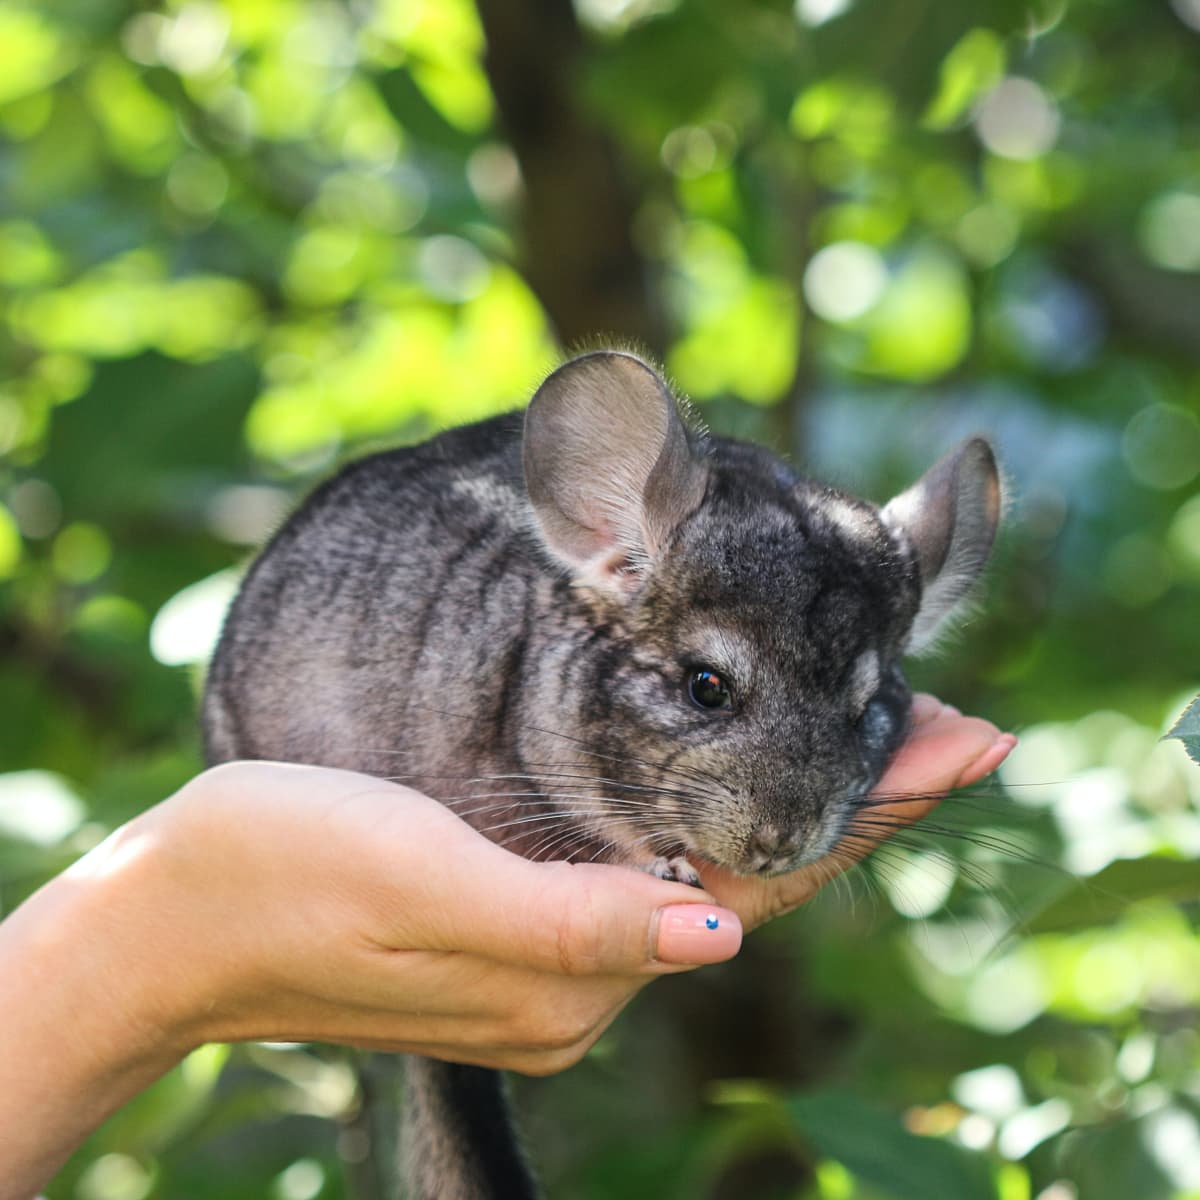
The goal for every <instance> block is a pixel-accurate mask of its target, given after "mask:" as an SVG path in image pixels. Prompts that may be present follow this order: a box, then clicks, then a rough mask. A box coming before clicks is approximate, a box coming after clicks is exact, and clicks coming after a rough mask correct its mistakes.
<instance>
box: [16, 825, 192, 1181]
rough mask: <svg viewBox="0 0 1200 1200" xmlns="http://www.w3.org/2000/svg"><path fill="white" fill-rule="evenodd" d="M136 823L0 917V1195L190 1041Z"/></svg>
mask: <svg viewBox="0 0 1200 1200" xmlns="http://www.w3.org/2000/svg"><path fill="white" fill-rule="evenodd" d="M135 824H136V823H135ZM130 832H131V827H127V828H126V830H123V831H121V833H120V834H118V835H117V836H116V837H114V838H113V839H111V840H110V841H109V842H107V843H105V844H104V846H102V847H98V848H97V850H96V851H95V852H93V854H92V855H88V856H87V857H86V858H85V859H83V860H81V861H80V862H79V863H77V864H76V866H75V867H73V868H72V869H71V870H70V871H68V872H66V873H65V874H63V875H61V876H59V877H58V878H56V879H54V880H53V881H51V882H50V883H49V884H47V885H46V886H45V887H44V888H42V889H41V890H40V891H39V892H37V893H36V894H35V895H33V896H31V897H30V898H29V900H27V901H26V902H25V904H23V905H22V906H21V907H20V908H18V909H17V910H16V911H15V912H14V913H12V914H11V915H10V916H9V917H8V918H6V919H5V921H4V922H3V924H2V925H0V978H3V980H4V986H2V987H0V1061H3V1062H4V1064H5V1083H6V1086H5V1088H4V1089H0V1161H3V1162H5V1164H6V1168H5V1175H6V1178H5V1180H4V1182H3V1183H0V1200H9V1198H10V1197H12V1198H16V1197H22V1198H24V1197H26V1196H28V1195H31V1194H32V1193H33V1192H34V1191H36V1189H37V1188H38V1187H40V1186H41V1185H43V1184H44V1183H45V1182H46V1181H47V1179H48V1178H49V1176H50V1175H51V1174H52V1173H53V1172H54V1171H55V1170H56V1169H57V1168H58V1167H59V1166H60V1165H61V1163H62V1162H63V1161H64V1160H65V1158H66V1157H67V1155H68V1154H69V1153H70V1152H71V1150H73V1149H74V1147H75V1146H76V1145H77V1144H78V1143H79V1142H80V1141H82V1140H83V1138H84V1137H86V1136H87V1134H88V1133H89V1132H90V1131H91V1130H92V1129H93V1128H95V1127H96V1126H97V1125H99V1124H100V1123H101V1122H102V1121H103V1120H105V1119H106V1118H107V1117H108V1116H109V1115H110V1114H111V1113H112V1112H114V1111H115V1110H116V1109H117V1108H119V1107H120V1106H121V1105H122V1104H123V1103H124V1102H125V1101H126V1100H128V1099H129V1098H130V1097H132V1096H133V1095H135V1094H136V1093H138V1092H139V1091H141V1090H142V1089H144V1088H145V1087H147V1086H148V1085H149V1084H150V1083H152V1082H153V1081H154V1080H155V1079H157V1078H158V1077H159V1076H160V1075H162V1074H164V1073H165V1072H166V1071H168V1070H169V1069H170V1068H171V1067H172V1066H174V1065H175V1063H177V1062H178V1061H179V1060H180V1059H181V1058H182V1057H183V1056H184V1055H185V1054H186V1053H187V1051H188V1050H189V1049H190V1048H191V1044H192V1043H191V1041H190V1039H189V1036H188V1032H187V1031H188V1029H189V1024H188V1022H187V1020H186V1019H185V1017H184V1015H183V1013H182V1010H181V1009H180V1008H179V1007H178V1006H176V1005H174V1004H173V1001H172V999H171V997H172V995H173V993H174V987H173V986H172V985H170V983H169V972H170V967H169V964H164V962H163V961H162V959H161V958H160V957H159V956H158V953H157V951H156V949H155V946H156V944H157V937H156V936H155V935H154V933H153V930H151V929H149V928H148V927H147V922H146V920H145V919H144V917H145V916H146V915H147V914H149V913H151V912H153V909H154V906H155V904H156V900H157V897H155V896H154V895H146V894H144V893H145V888H144V884H145V879H144V876H143V875H142V873H141V864H139V863H138V862H137V861H136V858H137V855H136V854H131V843H130V842H129V841H128V840H127V838H126V835H127V834H128V833H130ZM10 1170H11V1174H10Z"/></svg>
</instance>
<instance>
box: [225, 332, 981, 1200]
mask: <svg viewBox="0 0 1200 1200" xmlns="http://www.w3.org/2000/svg"><path fill="white" fill-rule="evenodd" d="M995 497H998V484H997V482H996V473H995V466H994V463H993V462H992V458H991V452H990V450H988V448H987V445H986V443H985V442H982V441H980V440H978V439H976V440H975V441H972V442H968V443H967V444H966V445H965V446H964V447H963V448H962V449H960V450H959V451H958V452H956V454H953V455H950V456H947V458H945V459H943V460H942V461H941V462H940V463H939V464H938V465H937V466H935V467H934V468H933V469H932V470H931V471H930V472H929V474H928V475H927V476H926V477H925V478H924V479H923V480H922V481H921V482H920V483H919V484H917V485H915V486H914V487H913V488H912V489H910V490H909V491H908V492H906V493H904V495H903V496H901V497H898V498H897V499H896V500H895V501H893V503H892V504H891V505H889V506H887V508H885V509H883V510H882V511H881V510H879V509H878V508H876V507H875V506H874V505H871V504H869V503H867V502H865V501H862V500H858V499H855V498H854V497H851V496H848V495H846V494H844V493H842V492H838V491H835V490H833V489H831V488H828V487H825V486H823V485H820V484H816V483H812V482H809V481H806V480H803V479H800V478H799V477H798V476H796V475H795V474H794V473H793V471H792V470H791V469H790V468H789V467H788V466H786V465H785V464H784V463H783V462H781V461H780V460H779V459H777V458H775V457H774V456H772V455H771V454H769V453H767V452H766V451H764V450H761V449H759V448H756V447H753V446H748V445H744V444H740V443H736V442H731V441H727V440H724V439H720V438H706V437H703V436H702V435H700V434H698V433H695V432H694V431H692V430H690V429H689V428H688V427H687V426H686V425H685V423H684V422H683V421H682V420H681V419H680V417H679V416H678V413H677V411H676V408H675V405H674V402H673V400H672V398H671V396H670V393H669V391H668V390H667V388H666V385H665V384H664V383H663V382H662V380H661V379H660V378H659V377H658V376H657V375H656V374H655V373H654V372H653V371H652V370H651V368H649V367H648V366H647V365H646V364H645V363H643V362H641V361H640V360H638V359H637V358H635V357H633V356H632V355H629V354H624V353H618V352H597V353H593V354H588V355H585V356H583V357H581V358H579V359H576V360H574V361H572V362H570V363H568V364H566V365H565V366H563V367H560V368H559V369H558V370H557V371H556V372H554V374H552V375H551V376H550V377H549V378H548V379H547V380H546V382H545V383H544V384H543V385H542V387H541V388H540V389H539V391H538V393H537V394H536V395H535V397H534V398H533V400H532V402H531V404H530V407H529V411H528V414H527V416H526V418H525V421H524V428H523V427H522V419H521V417H520V416H519V414H510V415H508V416H505V417H499V418H496V419H494V420H491V421H487V422H484V423H482V424H480V425H476V426H471V427H466V428H463V429H456V430H451V431H449V432H448V433H445V434H443V435H441V436H440V437H438V438H435V439H434V440H433V441H431V442H428V443H426V444H425V445H421V446H416V447H413V448H410V449H404V450H396V451H392V452H389V453H385V454H380V455H376V456H374V457H372V458H368V459H365V460H363V461H361V462H358V463H355V464H353V465H352V466H350V467H348V468H347V469H346V470H344V471H343V472H342V473H341V474H340V475H338V476H337V477H336V478H334V479H333V480H332V481H330V482H329V483H327V484H326V485H325V486H324V487H322V488H320V489H319V490H318V491H317V492H316V493H315V494H314V495H313V496H312V497H311V498H310V499H309V500H308V502H307V503H306V504H305V505H303V506H302V507H301V509H300V510H299V511H298V512H297V513H296V515H295V516H293V518H292V519H291V520H290V521H289V522H288V523H287V524H286V525H285V526H284V527H283V529H282V530H281V531H280V532H279V533H278V534H277V536H276V537H275V538H274V539H273V541H272V542H271V543H270V545H269V546H268V547H267V549H266V550H265V551H264V553H263V554H262V556H261V557H260V558H259V559H258V561H257V562H256V563H255V564H254V567H253V568H252V570H251V571H250V573H249V575H248V577H247V579H246V581H245V583H244V585H243V587H242V590H241V593H240V594H239V596H238V598H237V600H236V602H235V604H234V607H233V609H232V611H231V614H230V617H229V620H228V622H227V625H226V629H225V632H224V636H223V638H222V641H221V644H220V646H219V648H218V651H217V655H216V658H215V660H214V662H213V665H212V670H211V673H210V677H209V686H208V693H207V696H206V700H205V713H204V718H205V733H206V740H207V747H208V752H209V756H210V758H211V759H212V760H213V761H220V760H225V759H230V758H275V759H285V760H289V761H296V762H309V763H320V764H324V765H329V766H338V767H346V768H351V769H354V770H359V771H365V772H368V773H371V774H376V775H381V776H391V777H395V776H402V777H403V778H404V779H405V780H406V781H407V782H410V783H412V784H413V785H414V786H415V787H418V788H420V789H422V790H424V791H426V792H428V793H429V794H431V795H433V796H436V797H438V798H439V799H442V800H443V801H444V802H446V803H448V804H450V805H452V806H453V807H454V808H455V809H456V810H458V811H459V812H461V813H462V815H463V816H464V817H465V818H466V819H467V820H469V821H470V822H471V823H472V824H474V825H475V826H476V827H477V828H479V829H481V830H482V831H483V832H485V833H487V834H488V835H489V836H491V837H493V838H494V839H495V840H497V841H500V842H502V843H503V844H505V845H507V846H509V847H510V848H512V849H513V850H515V851H516V852H518V853H520V854H523V855H526V856H527V857H531V858H570V859H574V860H590V859H596V860H600V861H610V862H617V863H625V864H628V865H631V866H635V867H640V868H642V869H646V870H652V871H655V872H656V873H659V874H665V875H668V876H672V875H674V876H676V877H681V878H689V877H690V870H689V868H688V864H687V861H686V860H687V857H688V856H693V857H704V858H707V859H711V860H713V861H715V862H719V863H722V864H724V865H725V866H727V867H730V868H732V869H733V870H736V871H740V872H744V873H761V874H773V873H778V872H781V871H785V870H789V869H793V868H795V867H796V866H798V865H800V864H802V863H804V862H810V861H812V860H814V859H816V858H818V857H820V856H821V855H822V854H824V853H826V852H827V851H828V850H830V849H831V848H832V847H834V846H835V845H836V844H837V842H838V841H839V838H840V837H841V836H842V834H843V833H844V831H845V829H846V827H847V823H848V822H849V820H850V818H851V817H852V815H853V814H854V812H855V810H856V807H857V805H858V804H859V802H860V801H861V799H862V798H863V797H864V796H865V795H866V793H867V792H868V791H869V789H870V788H871V787H872V785H873V784H874V783H875V781H876V780H877V779H878V778H879V775H880V774H881V772H882V771H883V769H884V767H885V765H886V763H887V761H888V759H889V758H890V756H891V754H892V753H893V751H894V750H895V748H896V747H897V746H898V745H899V743H900V741H901V740H902V738H903V736H904V733H905V728H906V716H907V712H908V706H909V702H910V698H911V697H910V692H909V688H908V685H907V683H906V682H905V680H904V677H903V674H902V672H901V667H900V659H901V656H902V655H903V654H904V653H905V652H906V650H907V649H908V647H909V645H910V642H911V641H913V640H914V636H915V639H916V640H917V641H918V642H925V641H928V640H929V638H930V637H932V636H933V635H934V634H935V633H936V630H937V628H938V626H939V625H940V623H941V622H942V620H943V619H944V617H945V615H946V613H947V612H948V610H949V609H950V608H951V607H952V606H953V605H954V603H955V602H956V601H957V600H958V599H959V598H960V597H961V595H962V594H963V593H964V592H965V590H966V587H967V586H968V585H969V583H970V582H971V581H972V580H973V579H974V578H975V576H977V575H978V573H979V571H980V570H981V569H982V567H983V565H984V562H985V561H986V558H987V555H988V552H989V550H990V547H991V544H992V538H993V536H994V533H995V526H996V521H997V519H998V501H997V500H996V499H995ZM914 630H915V631H917V632H916V634H915V635H914ZM701 667H706V668H711V669H712V670H715V671H716V672H717V673H718V674H719V675H721V676H722V677H723V678H726V679H728V680H729V681H731V682H732V687H733V696H734V702H733V706H732V708H731V709H727V710H710V709H702V708H700V707H698V706H697V705H696V704H694V703H693V702H692V701H691V700H690V699H689V695H688V678H689V674H690V673H691V672H693V671H694V670H696V669H698V668H701ZM556 814H557V815H556ZM530 818H534V819H530ZM517 822H519V823H517ZM420 1111H421V1112H423V1113H425V1114H428V1113H430V1112H433V1111H436V1105H434V1103H433V1102H432V1101H428V1102H423V1107H420ZM422 1123H423V1125H424V1126H425V1127H426V1136H425V1139H424V1141H425V1143H427V1146H428V1150H429V1153H430V1154H450V1155H451V1156H453V1155H470V1153H471V1151H470V1149H469V1147H462V1146H457V1145H453V1144H452V1143H451V1141H450V1140H449V1135H446V1138H445V1139H444V1140H443V1141H441V1142H438V1135H437V1134H435V1133H434V1132H432V1130H433V1128H434V1126H435V1125H436V1124H437V1123H436V1122H432V1121H428V1120H425V1121H423V1122H422ZM416 1161H417V1165H416V1166H414V1168H413V1170H414V1171H415V1173H416V1177H418V1178H419V1177H420V1176H421V1172H422V1171H423V1170H425V1168H424V1167H422V1166H421V1165H420V1156H419V1155H418V1156H417V1159H416ZM462 1170H463V1172H464V1178H466V1177H468V1176H469V1175H470V1168H469V1167H467V1166H464V1167H463V1168H462ZM464 1186H465V1185H464ZM417 1194H419V1195H424V1194H425V1193H424V1192H423V1191H418V1193H417ZM447 1194H448V1193H447ZM491 1194H492V1193H491V1192H488V1191H486V1189H485V1190H481V1191H480V1192H479V1195H480V1196H483V1195H491ZM495 1194H497V1195H501V1194H504V1193H503V1191H498V1192H496V1193H495ZM512 1194H515V1193H512ZM467 1195H472V1196H473V1193H467Z"/></svg>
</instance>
